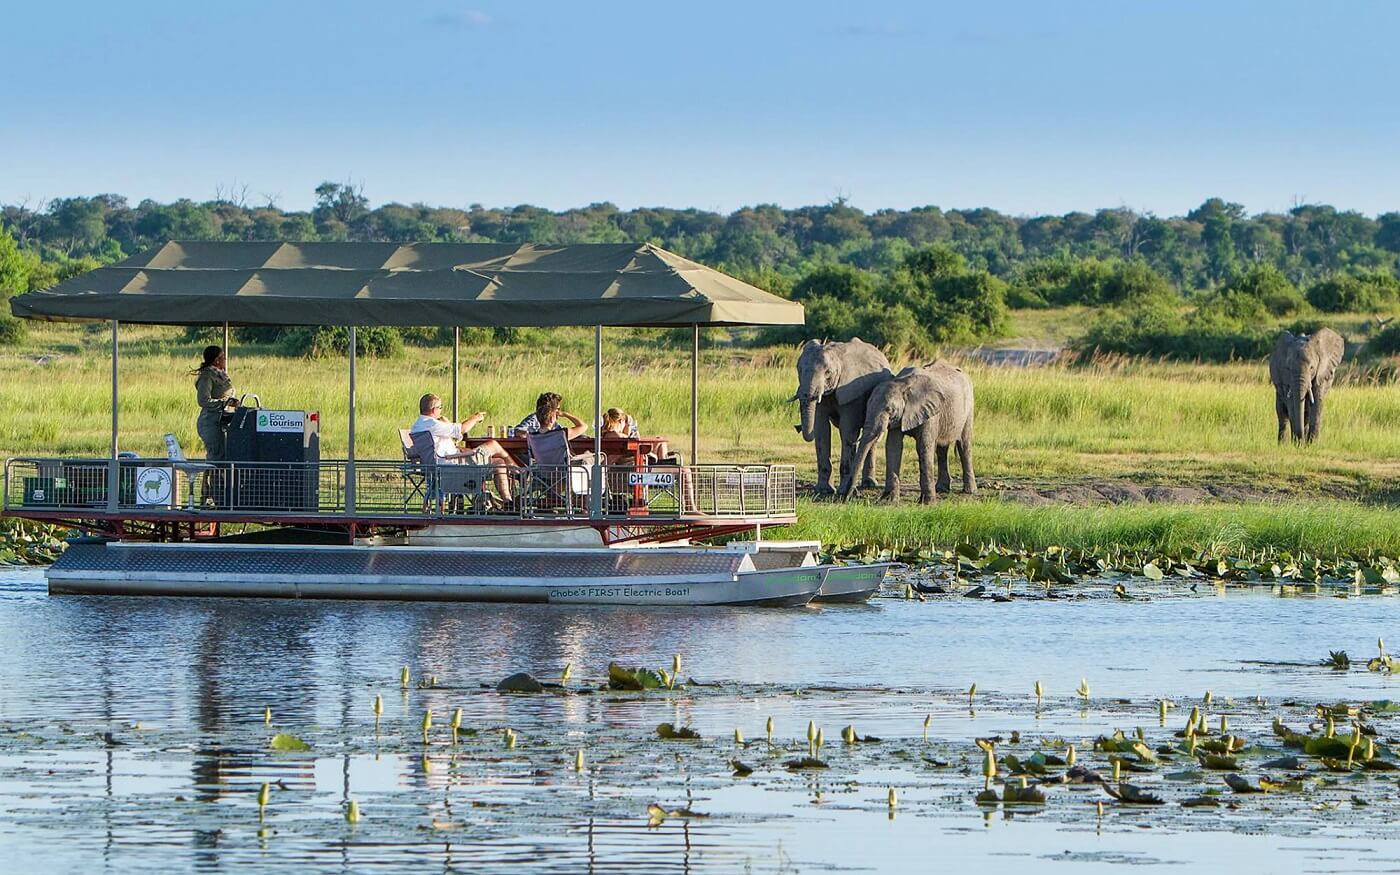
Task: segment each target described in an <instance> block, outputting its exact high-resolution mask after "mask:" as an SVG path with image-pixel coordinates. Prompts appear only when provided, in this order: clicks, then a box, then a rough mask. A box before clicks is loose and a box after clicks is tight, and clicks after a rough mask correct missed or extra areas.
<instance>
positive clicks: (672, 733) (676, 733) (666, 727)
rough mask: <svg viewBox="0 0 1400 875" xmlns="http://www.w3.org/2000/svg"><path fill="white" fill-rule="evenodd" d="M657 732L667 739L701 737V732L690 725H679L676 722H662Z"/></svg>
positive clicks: (678, 739)
mask: <svg viewBox="0 0 1400 875" xmlns="http://www.w3.org/2000/svg"><path fill="white" fill-rule="evenodd" d="M656 734H657V736H658V737H660V738H663V739H665V740H666V741H686V740H694V739H697V738H699V737H700V733H698V732H696V731H695V730H694V729H691V728H690V727H689V726H677V725H676V724H674V723H662V724H661V725H659V726H657V727H656Z"/></svg>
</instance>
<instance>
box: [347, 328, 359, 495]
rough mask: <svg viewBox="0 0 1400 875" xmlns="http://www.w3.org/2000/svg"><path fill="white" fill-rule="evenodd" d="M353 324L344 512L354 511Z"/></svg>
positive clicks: (355, 341)
mask: <svg viewBox="0 0 1400 875" xmlns="http://www.w3.org/2000/svg"><path fill="white" fill-rule="evenodd" d="M357 345H358V341H357V339H356V337H355V326H353V325H351V326H350V416H349V420H348V424H349V426H350V436H349V438H348V439H347V440H346V442H345V513H346V515H347V516H350V515H353V514H354V513H355V347H356V346H357Z"/></svg>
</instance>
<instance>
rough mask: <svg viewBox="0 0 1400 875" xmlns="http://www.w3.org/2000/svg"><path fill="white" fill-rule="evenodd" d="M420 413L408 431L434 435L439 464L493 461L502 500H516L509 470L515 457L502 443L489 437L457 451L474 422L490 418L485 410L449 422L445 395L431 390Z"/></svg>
mask: <svg viewBox="0 0 1400 875" xmlns="http://www.w3.org/2000/svg"><path fill="white" fill-rule="evenodd" d="M418 413H419V416H418V419H416V420H415V421H414V423H413V425H412V426H410V427H409V429H408V433H409V434H410V435H415V434H419V433H427V434H429V435H431V436H432V442H433V455H434V457H435V461H436V462H437V463H438V464H440V465H493V466H495V468H496V490H497V491H498V492H499V493H500V496H501V500H502V501H504V502H506V503H507V504H509V503H510V502H511V501H513V500H514V499H512V498H511V490H510V476H509V474H508V472H507V471H506V468H508V467H509V466H511V465H513V464H514V461H513V460H512V459H511V457H510V454H509V453H507V452H506V451H505V450H504V449H503V448H502V447H501V445H500V444H499V443H497V442H496V441H494V440H488V441H485V442H483V443H481V444H480V445H478V446H476V447H475V448H473V449H471V450H469V451H467V452H465V453H460V452H458V451H457V441H459V440H461V439H462V438H463V437H465V436H466V434H467V432H468V431H470V430H471V428H472V426H474V425H476V424H477V423H479V422H481V420H483V419H485V418H486V413H485V412H484V411H483V412H477V413H473V414H472V415H471V416H468V417H467V418H466V419H464V420H462V421H461V422H449V421H448V420H447V419H445V418H444V417H443V415H442V398H441V397H439V396H437V395H434V394H433V393H431V392H429V393H428V394H427V395H424V396H423V397H422V398H419V399H418ZM424 461H425V462H426V461H427V460H426V459H425V460H424Z"/></svg>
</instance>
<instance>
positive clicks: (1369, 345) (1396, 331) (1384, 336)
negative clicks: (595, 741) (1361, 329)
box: [1366, 322, 1400, 356]
mask: <svg viewBox="0 0 1400 875" xmlns="http://www.w3.org/2000/svg"><path fill="white" fill-rule="evenodd" d="M1397 354H1400V322H1392V323H1391V324H1389V325H1387V326H1386V327H1384V328H1382V329H1381V330H1380V331H1378V332H1376V334H1375V336H1374V337H1372V338H1371V339H1370V340H1368V341H1366V355H1368V356H1386V355H1397Z"/></svg>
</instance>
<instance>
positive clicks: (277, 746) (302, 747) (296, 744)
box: [267, 732, 311, 753]
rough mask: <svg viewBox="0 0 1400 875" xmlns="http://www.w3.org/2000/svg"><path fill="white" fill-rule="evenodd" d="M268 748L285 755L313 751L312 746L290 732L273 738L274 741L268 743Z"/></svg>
mask: <svg viewBox="0 0 1400 875" xmlns="http://www.w3.org/2000/svg"><path fill="white" fill-rule="evenodd" d="M267 746H268V747H270V748H272V749H273V750H277V751H282V752H283V753H300V752H301V751H307V750H311V745H309V744H307V743H306V742H304V741H302V740H301V739H300V738H297V737H296V736H295V735H292V734H291V733H288V732H279V733H277V734H276V735H274V736H272V741H270V742H268V744H267Z"/></svg>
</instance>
